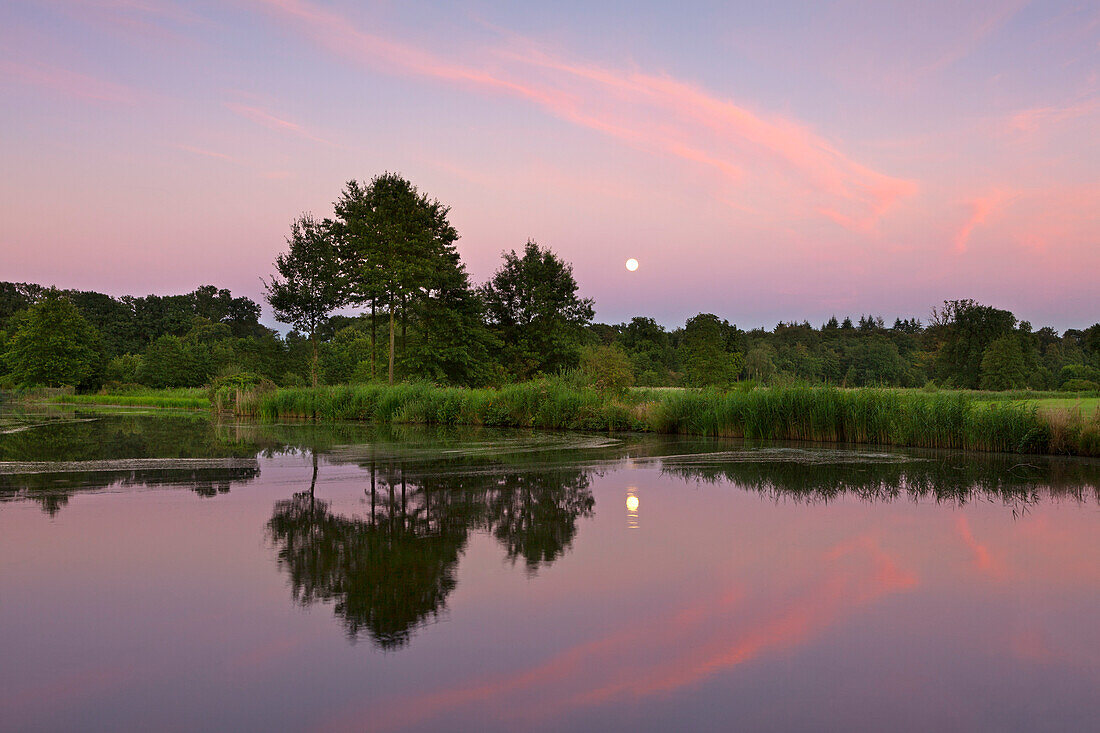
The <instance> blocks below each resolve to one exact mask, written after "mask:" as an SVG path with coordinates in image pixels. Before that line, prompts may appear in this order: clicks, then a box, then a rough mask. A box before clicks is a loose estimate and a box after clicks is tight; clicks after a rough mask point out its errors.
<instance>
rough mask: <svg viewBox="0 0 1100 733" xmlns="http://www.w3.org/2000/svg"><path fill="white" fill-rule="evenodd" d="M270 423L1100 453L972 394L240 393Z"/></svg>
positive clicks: (415, 387) (1098, 442)
mask: <svg viewBox="0 0 1100 733" xmlns="http://www.w3.org/2000/svg"><path fill="white" fill-rule="evenodd" d="M235 410H236V412H237V414H241V415H254V416H258V417H260V418H261V419H263V420H267V421H274V420H281V419H288V418H289V419H310V420H365V421H370V422H376V423H417V424H440V425H485V426H494V427H519V428H543V429H557V430H598V431H641V432H656V433H677V434H685V435H706V436H724V437H735V438H748V439H761V440H810V441H823V442H836V443H867V444H878V445H895V446H913V447H922V448H950V449H958V450H976V451H993V452H1007V453H1058V454H1070V455H1084V456H1100V418H1098V417H1097V416H1095V415H1093V416H1087V415H1082V414H1080V413H1060V414H1048V413H1045V412H1041V411H1039V410H1038V409H1037V408H1036V407H1035V406H1034V405H1031V406H1029V405H1028V404H1027V403H1025V402H1003V403H994V404H988V403H979V402H978V401H976V400H975V399H974V398H973V397H972V396H970V395H967V394H965V393H958V392H947V393H933V394H927V393H920V392H902V391H899V390H885V389H881V390H880V389H859V390H847V389H837V388H833V387H810V386H802V385H794V386H788V387H772V388H768V389H754V390H750V391H740V390H738V391H730V392H721V391H709V390H698V391H696V390H678V391H638V392H628V393H626V394H623V395H610V394H605V393H600V392H597V391H595V390H589V389H582V388H577V387H575V386H570V385H564V384H561V383H558V382H555V381H552V380H551V381H545V382H529V383H524V384H516V385H511V386H507V387H504V388H502V389H461V388H445V387H434V386H431V385H426V384H402V385H394V386H386V385H355V386H338V387H321V388H318V389H312V388H292V389H278V390H274V391H269V392H266V393H256V394H253V395H247V394H246V395H241V396H240V397H239V398H238V399H237V400H236V405H235Z"/></svg>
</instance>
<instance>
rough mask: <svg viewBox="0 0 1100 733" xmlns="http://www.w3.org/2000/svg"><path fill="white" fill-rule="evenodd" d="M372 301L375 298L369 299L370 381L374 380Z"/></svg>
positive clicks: (374, 329)
mask: <svg viewBox="0 0 1100 733" xmlns="http://www.w3.org/2000/svg"><path fill="white" fill-rule="evenodd" d="M374 303H375V299H374V298H371V299H370V381H372V382H373V381H374V332H375V331H376V330H377V329H376V328H375V322H374Z"/></svg>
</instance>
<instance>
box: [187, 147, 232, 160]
mask: <svg viewBox="0 0 1100 733" xmlns="http://www.w3.org/2000/svg"><path fill="white" fill-rule="evenodd" d="M174 147H175V148H176V149H177V150H183V151H185V152H188V153H194V154H195V155H202V156H204V157H207V158H217V159H219V160H228V161H235V160H236V159H235V158H234V157H233V156H231V155H226V154H225V153H219V152H217V151H214V150H204V149H203V148H196V147H192V146H190V145H176V146H174Z"/></svg>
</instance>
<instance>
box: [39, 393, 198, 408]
mask: <svg viewBox="0 0 1100 733" xmlns="http://www.w3.org/2000/svg"><path fill="white" fill-rule="evenodd" d="M44 401H46V402H50V403H53V404H63V405H102V406H118V407H170V408H177V409H178V408H187V409H206V408H208V407H210V398H209V396H208V395H207V391H206V390H205V389H201V388H179V389H149V390H136V391H127V392H117V393H111V392H97V393H95V394H64V395H53V396H50V397H48V398H46V399H45V400H44Z"/></svg>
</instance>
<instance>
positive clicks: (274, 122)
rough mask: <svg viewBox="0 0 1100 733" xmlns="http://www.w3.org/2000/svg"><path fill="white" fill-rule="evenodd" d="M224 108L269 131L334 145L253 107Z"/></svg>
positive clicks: (233, 104) (230, 105) (231, 105)
mask: <svg viewBox="0 0 1100 733" xmlns="http://www.w3.org/2000/svg"><path fill="white" fill-rule="evenodd" d="M225 106H226V107H227V108H228V109H229V110H230V111H232V112H234V113H236V114H238V115H240V116H241V117H244V118H245V119H248V120H251V121H253V122H255V123H257V124H259V125H263V126H264V127H266V128H268V129H269V130H276V131H279V132H289V133H291V134H292V135H297V136H298V137H303V138H305V139H307V140H312V141H313V142H318V143H324V144H325V145H334V144H335V143H333V142H331V141H329V140H326V139H324V138H322V137H318V136H317V135H314V134H313V133H311V132H309V131H308V130H306V129H305V128H304V127H302V126H301V125H299V124H298V123H297V122H291V121H289V120H284V119H282V118H281V117H276V116H275V115H273V114H271V113H270V112H268V111H267V110H264V109H261V108H259V107H254V106H251V105H247V104H237V103H235V102H226V104H225Z"/></svg>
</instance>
